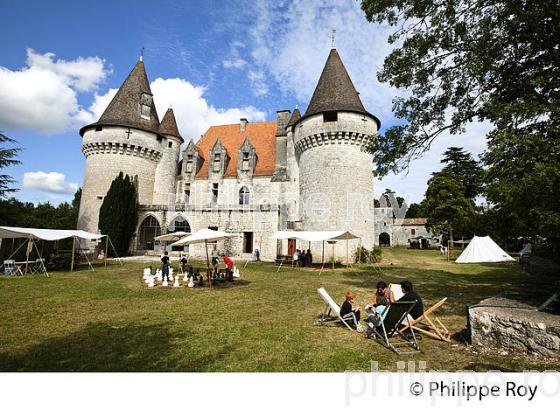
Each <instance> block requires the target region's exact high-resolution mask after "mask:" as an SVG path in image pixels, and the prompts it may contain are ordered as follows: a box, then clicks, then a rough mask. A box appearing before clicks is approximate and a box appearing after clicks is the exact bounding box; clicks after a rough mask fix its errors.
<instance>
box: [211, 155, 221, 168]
mask: <svg viewBox="0 0 560 410" xmlns="http://www.w3.org/2000/svg"><path fill="white" fill-rule="evenodd" d="M221 161H222V159H221V156H220V154H217V153H216V154H214V163H213V168H212V170H213V171H214V172H220V163H221Z"/></svg>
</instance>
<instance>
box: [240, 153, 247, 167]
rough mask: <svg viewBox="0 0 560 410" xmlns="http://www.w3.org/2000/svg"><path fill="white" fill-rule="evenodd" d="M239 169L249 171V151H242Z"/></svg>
mask: <svg viewBox="0 0 560 410" xmlns="http://www.w3.org/2000/svg"><path fill="white" fill-rule="evenodd" d="M241 170H242V171H249V153H248V152H244V153H243V162H242V163H241Z"/></svg>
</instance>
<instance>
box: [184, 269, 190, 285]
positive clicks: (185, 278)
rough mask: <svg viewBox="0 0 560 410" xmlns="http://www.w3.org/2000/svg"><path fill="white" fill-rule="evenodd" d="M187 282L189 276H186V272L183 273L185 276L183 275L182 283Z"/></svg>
mask: <svg viewBox="0 0 560 410" xmlns="http://www.w3.org/2000/svg"><path fill="white" fill-rule="evenodd" d="M188 281H189V275H187V271H185V274H184V275H183V282H188Z"/></svg>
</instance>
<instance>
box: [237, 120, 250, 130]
mask: <svg viewBox="0 0 560 410" xmlns="http://www.w3.org/2000/svg"><path fill="white" fill-rule="evenodd" d="M248 122H249V121H247V118H241V119H240V120H239V131H241V132H244V131H245V126H246V125H247V123H248Z"/></svg>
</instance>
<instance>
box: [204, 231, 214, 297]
mask: <svg viewBox="0 0 560 410" xmlns="http://www.w3.org/2000/svg"><path fill="white" fill-rule="evenodd" d="M204 247H205V248H206V274H207V275H208V284H209V285H210V289H212V274H211V273H210V258H209V257H208V239H205V240H204Z"/></svg>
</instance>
